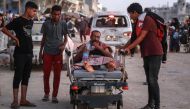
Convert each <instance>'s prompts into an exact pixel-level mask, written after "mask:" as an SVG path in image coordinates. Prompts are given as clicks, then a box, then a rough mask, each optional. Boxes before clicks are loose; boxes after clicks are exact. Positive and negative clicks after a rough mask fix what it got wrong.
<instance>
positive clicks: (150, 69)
mask: <svg viewBox="0 0 190 109" xmlns="http://www.w3.org/2000/svg"><path fill="white" fill-rule="evenodd" d="M143 61H144V70H145V74H146V79H147V82H148V104H150V105H151V104H153V103H154V105H155V106H160V89H159V84H158V74H159V70H160V66H161V61H162V56H147V57H144V58H143Z"/></svg>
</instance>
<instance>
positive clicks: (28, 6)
mask: <svg viewBox="0 0 190 109" xmlns="http://www.w3.org/2000/svg"><path fill="white" fill-rule="evenodd" d="M25 8H34V9H38V5H37V4H36V3H35V2H32V1H28V2H27V3H26V5H25Z"/></svg>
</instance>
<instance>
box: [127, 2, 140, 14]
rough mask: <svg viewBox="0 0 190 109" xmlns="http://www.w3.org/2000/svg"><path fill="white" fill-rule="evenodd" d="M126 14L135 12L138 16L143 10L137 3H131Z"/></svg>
mask: <svg viewBox="0 0 190 109" xmlns="http://www.w3.org/2000/svg"><path fill="white" fill-rule="evenodd" d="M127 11H128V13H130V12H133V13H134V12H137V13H138V14H141V13H142V11H143V9H142V6H141V5H140V4H139V3H132V4H131V5H130V6H129V7H128V8H127Z"/></svg>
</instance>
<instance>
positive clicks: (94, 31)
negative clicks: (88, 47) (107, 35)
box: [91, 30, 101, 36]
mask: <svg viewBox="0 0 190 109" xmlns="http://www.w3.org/2000/svg"><path fill="white" fill-rule="evenodd" d="M96 32H98V33H100V31H98V30H93V31H92V32H91V36H92V35H93V34H94V33H96ZM100 34H101V33H100Z"/></svg>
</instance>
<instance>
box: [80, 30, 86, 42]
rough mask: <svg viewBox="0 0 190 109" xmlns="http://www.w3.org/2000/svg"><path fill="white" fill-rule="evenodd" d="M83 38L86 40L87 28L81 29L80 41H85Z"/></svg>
mask: <svg viewBox="0 0 190 109" xmlns="http://www.w3.org/2000/svg"><path fill="white" fill-rule="evenodd" d="M83 38H84V41H86V33H85V30H80V41H81V42H83Z"/></svg>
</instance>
